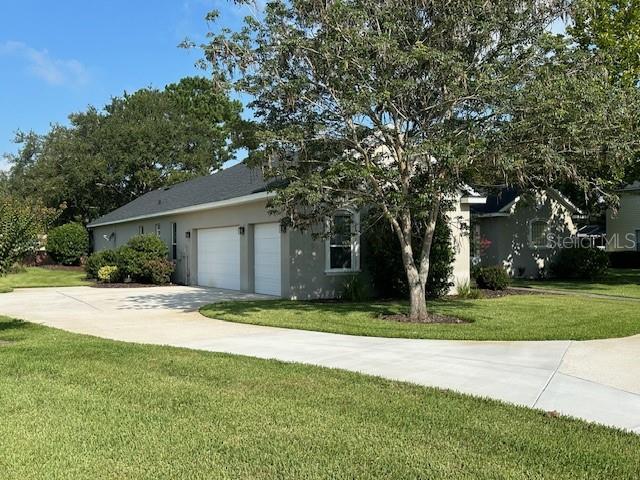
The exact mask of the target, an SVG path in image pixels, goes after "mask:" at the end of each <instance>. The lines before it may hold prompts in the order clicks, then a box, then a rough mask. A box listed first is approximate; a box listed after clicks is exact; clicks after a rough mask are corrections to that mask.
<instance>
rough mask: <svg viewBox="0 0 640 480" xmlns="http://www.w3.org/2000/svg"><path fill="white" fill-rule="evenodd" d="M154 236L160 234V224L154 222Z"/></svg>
mask: <svg viewBox="0 0 640 480" xmlns="http://www.w3.org/2000/svg"><path fill="white" fill-rule="evenodd" d="M156 236H157V237H159V236H160V224H159V223H156Z"/></svg>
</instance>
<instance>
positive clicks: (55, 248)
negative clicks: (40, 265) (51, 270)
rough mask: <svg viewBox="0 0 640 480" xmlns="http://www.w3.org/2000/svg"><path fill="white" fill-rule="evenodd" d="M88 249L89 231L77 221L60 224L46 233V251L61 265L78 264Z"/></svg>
mask: <svg viewBox="0 0 640 480" xmlns="http://www.w3.org/2000/svg"><path fill="white" fill-rule="evenodd" d="M88 250H89V233H88V232H87V230H86V229H85V228H84V227H83V226H82V225H81V224H79V223H67V224H66V225H61V226H59V227H56V228H53V229H51V230H50V231H49V234H48V235H47V252H48V253H49V254H50V255H51V257H52V258H53V259H54V260H55V261H56V262H58V263H61V264H63V265H78V264H79V263H80V260H81V259H82V257H84V256H85V255H86V254H87V251H88Z"/></svg>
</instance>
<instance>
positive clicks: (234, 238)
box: [88, 163, 484, 299]
mask: <svg viewBox="0 0 640 480" xmlns="http://www.w3.org/2000/svg"><path fill="white" fill-rule="evenodd" d="M267 187H268V184H267V182H266V181H265V179H264V178H263V176H262V174H261V172H260V170H258V169H250V168H248V167H247V166H245V165H244V164H242V163H240V164H238V165H235V166H233V167H230V168H227V169H224V170H221V171H219V172H218V173H215V174H213V175H209V176H204V177H199V178H196V179H193V180H190V181H187V182H183V183H179V184H176V185H173V186H171V187H166V188H161V189H158V190H154V191H151V192H149V193H147V194H145V195H142V196H140V197H139V198H137V199H135V200H133V201H132V202H130V203H128V204H126V205H124V206H122V207H120V208H118V209H117V210H114V211H113V212H111V213H108V214H107V215H104V216H102V217H100V218H97V219H96V220H94V221H93V222H91V223H90V224H89V225H88V227H89V229H90V230H91V231H92V235H93V245H94V250H96V251H99V250H104V249H112V248H116V247H119V246H121V245H123V244H125V243H126V242H127V241H128V240H129V238H131V237H132V236H134V235H137V234H149V233H153V234H155V235H158V236H159V237H160V238H162V239H163V240H164V241H165V242H166V244H167V245H168V246H169V252H170V257H171V260H173V261H175V263H176V270H175V274H174V277H175V281H176V282H177V283H182V284H185V285H200V286H210V287H218V288H226V289H231V290H240V291H243V292H255V293H263V294H270V295H277V296H281V297H285V298H291V299H311V298H332V297H336V296H339V295H340V293H341V290H342V288H343V285H344V282H345V280H346V279H348V278H349V277H350V276H352V275H353V274H355V273H357V272H359V271H360V263H361V262H360V260H361V256H362V255H365V254H366V252H362V251H361V249H360V234H359V212H350V211H346V210H345V211H342V212H338V213H337V214H336V216H337V217H338V218H337V219H336V220H335V221H336V222H341V223H342V224H343V225H344V224H346V227H347V229H350V230H351V232H352V235H351V236H347V238H344V237H345V236H341V235H334V236H332V237H331V238H326V239H323V238H314V237H313V236H312V235H311V234H309V233H304V232H300V231H297V230H291V229H286V228H284V227H283V226H281V223H280V219H279V218H277V217H274V216H271V215H269V213H268V212H267V209H266V208H265V207H266V204H267V201H268V199H269V198H270V197H271V196H272V195H273V193H271V192H269V191H268V188H267ZM483 201H484V198H481V197H480V196H478V195H472V194H466V193H465V194H460V195H459V198H458V202H457V203H456V207H455V209H454V211H452V212H449V213H448V216H449V219H450V221H451V226H452V235H453V237H454V238H453V245H454V248H455V251H456V259H455V264H454V273H453V276H454V278H453V279H452V281H453V282H454V284H458V283H460V282H466V281H468V280H469V278H470V256H469V251H470V242H469V235H468V228H469V221H470V206H471V205H472V204H473V203H477V202H483Z"/></svg>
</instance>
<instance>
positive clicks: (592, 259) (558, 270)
mask: <svg viewBox="0 0 640 480" xmlns="http://www.w3.org/2000/svg"><path fill="white" fill-rule="evenodd" d="M608 266H609V256H608V255H607V252H605V251H604V250H600V249H599V248H595V247H571V248H563V249H562V250H560V252H559V253H558V256H557V257H556V259H555V260H554V262H553V263H552V264H551V274H552V275H553V276H554V277H556V278H560V279H577V280H595V279H597V278H601V277H603V276H604V275H605V274H606V273H607V268H608Z"/></svg>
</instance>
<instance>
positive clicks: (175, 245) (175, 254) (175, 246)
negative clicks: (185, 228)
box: [171, 223, 178, 260]
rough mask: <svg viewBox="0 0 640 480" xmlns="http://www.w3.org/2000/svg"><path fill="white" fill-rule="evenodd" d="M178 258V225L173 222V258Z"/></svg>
mask: <svg viewBox="0 0 640 480" xmlns="http://www.w3.org/2000/svg"><path fill="white" fill-rule="evenodd" d="M177 258H178V226H177V225H176V224H175V223H172V224H171V260H176V259H177Z"/></svg>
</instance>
